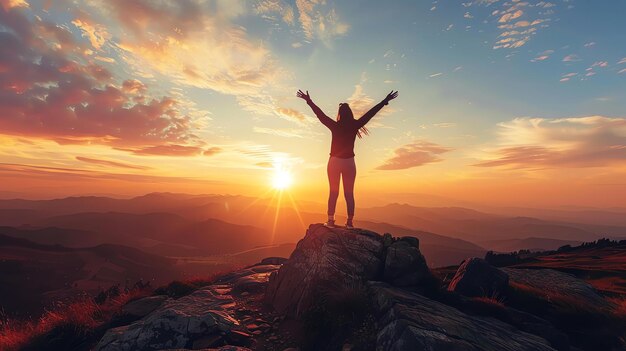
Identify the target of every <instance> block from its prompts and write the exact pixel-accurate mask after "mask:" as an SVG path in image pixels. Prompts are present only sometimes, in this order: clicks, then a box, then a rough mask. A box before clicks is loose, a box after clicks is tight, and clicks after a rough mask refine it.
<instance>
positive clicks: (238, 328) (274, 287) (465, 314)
mask: <svg viewBox="0 0 626 351" xmlns="http://www.w3.org/2000/svg"><path fill="white" fill-rule="evenodd" d="M510 282H511V284H515V286H517V287H519V286H522V285H523V286H524V287H527V288H525V289H536V290H545V289H547V287H548V286H549V285H550V284H551V282H552V283H554V282H559V283H558V285H559V286H560V289H561V291H559V294H560V295H567V294H570V295H572V296H575V297H576V298H580V299H585V300H589V301H590V302H591V303H592V304H594V305H595V306H608V305H609V302H607V301H606V300H605V299H604V298H603V297H602V296H600V295H598V294H597V293H596V292H595V291H593V288H592V287H591V286H589V285H588V284H586V283H584V282H582V281H580V280H578V279H577V278H575V277H573V276H570V275H567V274H564V273H559V272H556V271H547V272H545V274H542V273H541V271H539V270H523V269H512V268H511V269H505V270H501V269H499V268H496V267H493V266H491V265H489V263H487V262H486V261H484V260H482V259H477V258H474V259H468V260H465V261H464V262H463V263H462V264H461V265H460V267H459V269H458V271H457V272H456V274H455V275H454V277H453V278H452V279H451V280H450V282H449V283H447V282H446V281H445V279H444V280H441V279H438V278H436V276H435V275H434V274H433V273H432V272H431V270H430V269H429V267H428V266H427V265H426V261H425V259H424V257H423V255H422V254H421V252H420V249H419V240H418V239H417V238H413V237H399V238H396V237H393V236H392V235H390V234H384V235H380V234H377V233H374V232H371V231H368V230H363V229H345V228H336V227H332V228H331V227H326V226H324V225H322V224H313V225H311V226H310V227H309V229H308V230H307V232H306V234H305V236H304V238H302V239H301V240H300V241H299V242H298V244H297V246H296V248H295V249H294V251H293V252H292V254H291V256H290V257H289V258H288V259H283V258H277V257H273V258H268V259H265V260H264V261H263V262H260V263H259V264H257V265H254V266H251V267H247V268H244V269H241V270H238V271H235V272H231V273H229V274H226V275H223V276H221V277H220V278H219V279H217V280H216V281H215V282H214V283H213V284H210V285H208V286H206V287H203V288H200V289H198V290H196V291H194V292H192V293H190V294H188V295H187V296H184V297H180V298H168V297H165V296H152V297H148V298H145V299H143V300H137V301H133V302H131V303H130V304H129V305H127V306H126V307H125V310H126V311H128V312H129V313H131V314H132V315H134V316H136V317H137V318H136V319H135V321H134V322H132V323H130V324H128V325H125V326H121V327H117V328H114V329H110V330H108V331H107V332H106V334H105V335H104V337H103V338H102V339H101V340H100V342H99V343H98V345H97V347H96V348H95V350H97V351H117V350H167V349H177V350H185V349H209V350H222V351H226V350H237V351H245V350H266V351H273V350H276V351H284V350H291V351H294V350H301V351H306V350H352V351H359V350H363V351H365V350H377V351H379V350H380V351H385V350H394V351H395V350H397V351H401V350H432V351H438V350H442V351H443V350H461V351H479V350H487V351H491V350H493V351H496V350H504V351H508V350H510V351H514V350H515V351H517V350H522V351H524V350H527V351H531V350H537V351H549V350H559V351H567V350H577V348H575V347H572V346H571V343H570V340H569V337H568V335H567V334H566V333H564V332H562V331H560V330H557V328H556V327H555V326H554V325H553V324H552V322H553V321H552V320H548V319H550V315H546V316H537V315H535V314H531V313H528V312H527V311H522V310H518V309H517V307H519V306H516V305H515V303H516V301H517V300H515V299H518V300H519V299H520V298H519V296H517V295H515V293H514V292H515V291H513V292H511V291H512V290H511V289H512V288H511V287H510V286H509V284H510ZM338 292H340V293H338ZM507 294H508V295H507ZM517 294H519V292H518V293H517ZM338 295H341V296H340V297H339V300H338V301H340V302H339V303H333V302H332V301H331V299H330V298H329V296H334V298H337V296H338ZM493 296H509V297H510V298H511V304H512V305H513V306H509V305H506V306H505V305H504V304H503V303H502V301H500V300H497V299H494V298H493ZM516 296H517V297H516ZM353 300H362V303H361V304H354V303H352V302H353ZM351 308H352V309H351ZM324 313H326V315H324ZM324 316H326V317H324ZM329 316H330V318H329ZM543 317H546V318H547V319H545V318H543ZM320 340H322V341H320Z"/></svg>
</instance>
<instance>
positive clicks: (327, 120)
mask: <svg viewBox="0 0 626 351" xmlns="http://www.w3.org/2000/svg"><path fill="white" fill-rule="evenodd" d="M296 96H297V97H299V98H301V99H303V100H304V101H306V103H307V105H309V106H310V107H311V110H313V113H315V116H317V119H319V120H320V122H322V124H323V125H325V126H326V127H328V128H331V126H333V125H334V124H335V121H333V120H332V118H330V117H328V116H327V115H326V114H325V113H324V111H322V109H321V108H319V107H317V105H316V104H315V103H314V102H313V100H311V96H310V95H309V91H308V90H307V91H306V94H305V93H304V92H302V90H298V93H296Z"/></svg>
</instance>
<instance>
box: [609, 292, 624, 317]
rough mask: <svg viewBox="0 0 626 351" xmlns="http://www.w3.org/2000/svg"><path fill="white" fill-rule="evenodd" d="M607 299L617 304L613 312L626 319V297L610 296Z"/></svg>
mask: <svg viewBox="0 0 626 351" xmlns="http://www.w3.org/2000/svg"><path fill="white" fill-rule="evenodd" d="M607 300H609V302H611V304H613V305H614V306H615V307H614V308H613V313H614V314H615V315H616V316H619V317H621V318H623V319H624V320H626V297H610V298H608V299H607Z"/></svg>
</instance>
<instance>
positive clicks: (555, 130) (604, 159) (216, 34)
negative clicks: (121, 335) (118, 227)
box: [0, 0, 626, 207]
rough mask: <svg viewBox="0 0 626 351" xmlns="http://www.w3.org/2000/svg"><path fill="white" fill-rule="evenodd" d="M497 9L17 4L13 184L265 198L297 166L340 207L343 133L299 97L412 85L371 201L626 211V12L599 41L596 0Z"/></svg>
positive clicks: (10, 61)
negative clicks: (336, 160)
mask: <svg viewBox="0 0 626 351" xmlns="http://www.w3.org/2000/svg"><path fill="white" fill-rule="evenodd" d="M491 3H494V4H493V5H492V6H491V7H488V6H486V5H485V4H483V3H478V2H477V3H475V4H474V5H472V4H471V3H470V5H468V6H467V8H466V7H462V6H458V8H457V7H456V6H449V7H446V6H443V5H442V6H431V4H427V3H424V4H419V2H397V3H394V4H393V5H389V6H387V7H385V8H384V9H381V8H379V7H380V6H381V5H380V3H376V2H365V3H363V4H362V6H360V7H359V8H355V7H353V6H354V5H350V4H345V3H344V4H341V3H338V2H334V1H327V2H317V1H307V0H299V1H297V2H295V3H293V2H289V1H282V0H274V1H258V2H254V4H253V2H249V3H248V2H236V1H219V0H210V1H209V0H207V1H203V0H190V1H185V2H171V1H163V2H152V1H146V0H137V1H133V2H132V3H130V5H129V3H127V2H124V1H118V0H115V1H109V2H106V3H105V4H104V5H102V6H96V5H94V3H92V2H86V1H74V2H66V1H59V2H48V1H22V0H0V24H2V26H3V27H5V28H8V30H7V31H3V32H2V33H1V34H2V37H0V40H1V43H2V45H1V46H2V48H0V197H3V198H7V197H28V198H51V197H62V196H70V195H81V194H88V195H93V194H96V195H112V196H133V195H141V194H145V193H148V192H154V191H170V192H185V193H228V194H243V195H250V196H259V195H261V194H264V193H265V192H266V191H267V189H268V188H270V187H271V186H272V181H273V177H274V176H275V174H276V170H277V169H281V170H283V171H286V172H288V173H290V174H291V176H292V178H293V184H292V185H291V186H290V187H289V188H288V189H287V191H290V192H291V193H293V194H294V195H295V197H296V199H300V200H307V201H314V202H318V203H320V204H323V203H324V201H325V197H326V191H327V182H326V174H325V167H326V166H325V165H326V162H327V158H328V150H329V144H330V133H328V131H327V130H326V129H325V128H324V127H323V126H322V125H321V124H320V123H319V122H318V121H317V120H316V119H315V118H314V115H313V114H312V113H311V112H310V110H309V109H308V107H307V106H306V104H305V103H304V102H303V101H302V100H299V99H297V98H296V97H295V91H296V90H297V89H298V88H302V89H308V90H310V92H311V95H312V97H313V99H314V100H315V101H316V102H317V103H318V105H319V106H320V107H321V108H322V109H323V110H325V111H326V113H327V114H328V115H330V116H334V114H335V113H336V112H335V111H336V109H337V104H338V103H339V102H342V101H347V102H349V103H350V105H351V106H352V108H353V110H354V111H355V115H357V116H360V115H361V114H362V113H363V112H364V111H366V110H367V109H368V108H369V107H371V106H372V105H374V104H376V103H377V102H378V101H379V100H380V99H382V98H383V97H384V96H385V94H386V93H388V92H389V91H390V90H391V89H397V90H399V91H400V97H399V98H398V99H396V100H394V101H393V102H392V103H391V104H390V106H388V107H385V108H384V109H383V110H382V111H381V113H380V114H379V115H378V116H376V117H375V118H374V120H373V121H372V122H371V123H370V124H369V125H368V127H369V128H370V130H371V132H372V133H371V135H370V136H367V137H365V138H364V139H363V140H357V146H356V150H355V152H356V155H357V156H356V162H357V166H358V175H357V185H356V189H357V190H356V191H357V194H356V197H357V206H368V205H371V206H374V205H380V204H384V203H388V202H409V203H412V204H416V205H437V206H443V205H467V206H471V205H474V204H477V205H482V204H488V205H507V206H528V207H557V206H564V205H576V206H588V207H626V181H625V179H626V177H625V176H626V163H625V162H626V118H625V117H623V116H624V115H623V111H624V108H625V107H626V106H625V105H624V103H623V102H624V101H626V89H625V88H624V87H626V85H625V84H624V78H625V77H626V74H625V73H626V69H625V68H626V57H625V56H626V52H623V51H619V50H620V49H619V48H618V49H616V48H614V47H612V46H611V47H609V45H605V44H608V43H611V42H612V39H611V35H612V34H606V31H604V30H603V25H604V24H603V23H605V22H606V23H613V22H611V21H612V19H611V17H610V16H611V14H612V13H619V11H617V10H616V11H612V12H607V13H606V14H605V15H604V16H605V17H606V18H605V21H604V22H603V21H592V23H591V24H590V25H589V26H588V28H587V30H588V32H587V33H586V36H585V38H586V39H585V40H584V41H580V40H582V39H580V36H578V35H574V34H576V33H574V32H572V33H573V34H571V35H569V34H563V33H569V32H568V30H566V29H568V28H570V29H572V28H574V29H575V28H577V27H576V26H575V25H574V24H575V21H574V20H575V19H576V18H577V16H580V15H581V14H582V13H586V12H587V10H586V9H585V8H584V6H592V5H585V4H581V5H580V6H581V8H580V9H579V8H577V7H575V6H572V5H568V6H565V5H564V4H562V3H561V2H559V3H558V4H556V5H555V6H553V8H552V7H551V9H550V10H549V11H548V10H544V9H543V8H538V7H541V6H540V5H539V4H531V5H532V6H531V5H529V4H528V3H526V2H524V3H519V4H518V3H509V2H502V3H499V2H497V1H494V2H491ZM491 3H490V4H491ZM542 3H543V2H542ZM524 4H526V5H524ZM577 6H578V5H577ZM359 11H365V13H378V14H380V16H381V17H380V23H378V22H377V23H374V24H372V23H369V22H368V23H364V22H363V19H362V17H361V16H359V13H361V12H359ZM368 11H369V12H368ZM470 12H471V13H470ZM467 14H470V15H467ZM509 14H515V18H512V15H509ZM557 19H559V20H560V21H556V20H557ZM616 23H617V22H616ZM558 26H562V27H561V30H560V31H556V32H555V29H554V28H556V27H558ZM508 27H511V28H518V27H520V28H526V29H524V30H525V31H529V32H528V33H531V34H528V37H516V38H515V39H514V38H513V37H512V36H516V35H518V34H519V33H520V30H521V29H518V30H517V34H513V33H514V31H509V30H506V28H508ZM477 28H482V29H477ZM383 29H384V32H390V33H406V32H409V33H414V34H415V35H409V36H402V37H398V36H395V35H393V34H389V35H387V36H384V35H382V34H381V33H382V30H383ZM572 30H573V29H572ZM546 33H551V34H552V36H550V34H546ZM502 37H511V38H510V40H509V39H496V38H502ZM522 47H523V48H522ZM520 48H522V49H520ZM559 48H560V49H559ZM620 113H621V115H620Z"/></svg>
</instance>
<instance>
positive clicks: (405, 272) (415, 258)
mask: <svg viewBox="0 0 626 351" xmlns="http://www.w3.org/2000/svg"><path fill="white" fill-rule="evenodd" d="M430 276H431V273H430V270H429V269H428V266H427V265H426V259H424V256H423V255H422V253H421V252H420V250H419V240H418V239H417V238H413V237H404V238H401V239H400V240H398V241H396V242H394V243H392V244H391V245H389V247H388V248H387V253H386V255H385V270H384V274H383V279H384V280H385V281H386V282H389V283H391V284H392V285H395V286H404V287H406V286H415V285H418V284H419V283H420V282H422V281H424V279H425V278H428V277H430Z"/></svg>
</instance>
